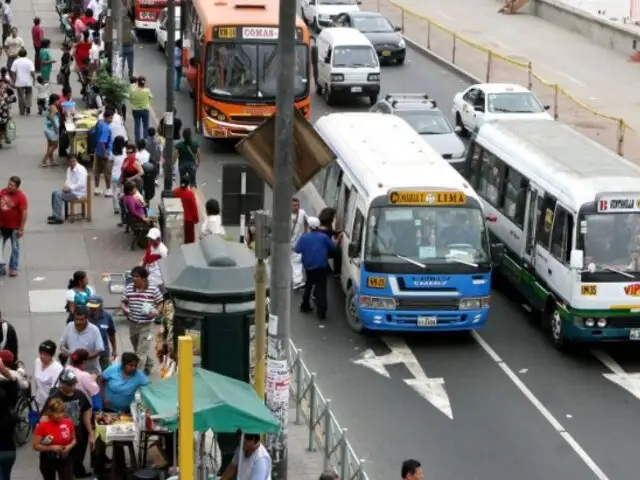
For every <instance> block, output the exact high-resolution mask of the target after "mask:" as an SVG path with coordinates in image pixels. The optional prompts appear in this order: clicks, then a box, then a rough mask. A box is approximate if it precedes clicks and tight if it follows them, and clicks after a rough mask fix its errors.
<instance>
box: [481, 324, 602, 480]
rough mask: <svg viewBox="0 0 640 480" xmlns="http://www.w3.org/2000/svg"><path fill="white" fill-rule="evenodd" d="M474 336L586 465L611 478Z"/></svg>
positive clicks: (505, 365) (522, 383)
mask: <svg viewBox="0 0 640 480" xmlns="http://www.w3.org/2000/svg"><path fill="white" fill-rule="evenodd" d="M471 335H472V336H473V338H474V339H475V340H476V342H478V344H479V345H480V346H481V347H482V349H483V350H484V351H485V352H486V353H487V355H489V357H491V359H492V360H493V361H494V362H496V364H497V365H498V366H499V367H500V368H501V369H502V371H503V372H504V373H505V374H506V375H507V377H509V379H510V380H511V381H512V382H513V383H514V385H515V386H516V387H518V390H520V391H521V392H522V394H523V395H524V396H525V397H526V398H527V400H529V402H530V403H531V404H532V405H533V406H534V407H535V408H536V409H537V410H538V412H540V414H541V415H542V416H543V417H544V418H545V420H547V422H549V423H550V424H551V426H552V427H553V429H554V430H555V431H556V432H558V434H559V435H560V436H561V437H562V438H563V439H564V441H565V442H567V444H568V445H569V446H570V447H571V448H572V449H573V451H574V452H576V453H577V454H578V456H579V457H580V459H581V460H582V461H583V462H584V463H585V465H586V466H587V467H588V468H589V470H591V471H592V472H593V474H594V475H595V476H596V478H598V479H599V480H609V477H607V476H606V475H605V473H604V472H603V471H602V469H601V468H600V467H599V466H598V464H597V463H596V462H594V461H593V459H592V458H591V457H590V456H589V454H588V453H587V452H586V451H585V450H584V448H582V447H581V446H580V444H579V443H578V442H577V441H576V440H575V439H574V438H573V437H572V436H571V434H570V433H569V432H567V430H566V429H565V428H564V427H563V426H562V424H561V423H560V422H559V421H558V420H557V419H556V417H554V416H553V414H552V413H551V412H550V411H549V409H547V407H545V406H544V405H543V404H542V402H541V401H540V400H538V398H537V397H536V396H535V395H534V393H533V392H532V391H531V390H529V387H527V386H526V385H525V384H524V382H523V381H522V380H520V378H519V377H518V375H516V373H515V372H514V371H513V370H511V368H510V367H509V366H508V365H507V364H506V363H505V362H504V360H502V358H500V355H498V354H497V353H496V351H495V350H494V349H493V348H491V346H490V345H489V344H488V343H487V342H486V341H485V340H484V338H482V337H481V336H480V335H479V334H478V333H477V332H471Z"/></svg>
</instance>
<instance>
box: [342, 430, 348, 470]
mask: <svg viewBox="0 0 640 480" xmlns="http://www.w3.org/2000/svg"><path fill="white" fill-rule="evenodd" d="M340 442H342V443H341V444H340V478H347V472H348V471H349V470H348V468H347V465H348V464H349V458H348V455H347V453H348V452H349V447H347V429H346V428H343V429H342V437H341V438H340Z"/></svg>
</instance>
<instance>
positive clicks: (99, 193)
mask: <svg viewBox="0 0 640 480" xmlns="http://www.w3.org/2000/svg"><path fill="white" fill-rule="evenodd" d="M93 195H95V196H96V197H99V196H100V195H102V189H101V188H96V189H95V190H94V191H93Z"/></svg>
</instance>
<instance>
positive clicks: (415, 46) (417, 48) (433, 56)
mask: <svg viewBox="0 0 640 480" xmlns="http://www.w3.org/2000/svg"><path fill="white" fill-rule="evenodd" d="M402 38H404V41H405V42H406V43H407V45H408V46H409V47H410V48H411V50H413V51H414V52H417V53H419V54H420V55H422V56H423V57H426V58H429V59H430V60H432V61H433V62H435V63H437V64H439V65H441V66H442V67H444V68H446V69H447V70H449V71H450V72H451V73H453V74H454V75H457V76H459V77H461V78H463V79H464V80H466V81H468V82H470V83H485V82H484V81H483V80H481V79H480V78H478V77H476V76H475V75H471V74H470V73H469V72H467V71H466V70H463V69H462V68H460V67H458V66H457V65H454V64H453V63H451V62H448V61H447V60H445V59H444V58H443V57H441V56H440V55H438V54H437V53H434V52H433V51H432V50H429V49H427V48H426V47H424V46H422V45H420V44H419V43H418V42H416V41H414V40H411V39H410V38H409V37H405V36H404V35H403V36H402Z"/></svg>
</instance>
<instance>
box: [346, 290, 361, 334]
mask: <svg viewBox="0 0 640 480" xmlns="http://www.w3.org/2000/svg"><path fill="white" fill-rule="evenodd" d="M357 301H358V296H357V295H356V291H355V289H354V288H353V287H349V291H348V292H347V296H346V298H345V314H346V316H347V323H348V324H349V328H351V330H353V331H354V332H356V333H361V332H362V331H363V330H364V325H362V322H361V321H360V319H359V318H358V308H357V305H356V302H357Z"/></svg>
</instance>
